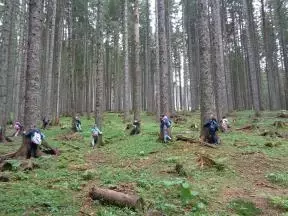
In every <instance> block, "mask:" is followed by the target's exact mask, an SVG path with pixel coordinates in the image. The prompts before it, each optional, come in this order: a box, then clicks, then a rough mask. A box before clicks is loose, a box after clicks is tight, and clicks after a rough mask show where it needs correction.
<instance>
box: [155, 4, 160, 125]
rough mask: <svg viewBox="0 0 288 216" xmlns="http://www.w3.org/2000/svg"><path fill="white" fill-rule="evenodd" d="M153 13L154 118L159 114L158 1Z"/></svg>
mask: <svg viewBox="0 0 288 216" xmlns="http://www.w3.org/2000/svg"><path fill="white" fill-rule="evenodd" d="M155 15H156V18H155V19H156V25H155V26H156V30H155V73H154V81H155V83H154V86H155V111H156V119H157V120H158V118H159V116H160V65H159V63H160V62H159V61H160V58H159V34H158V32H159V31H158V25H159V20H158V3H157V1H155Z"/></svg>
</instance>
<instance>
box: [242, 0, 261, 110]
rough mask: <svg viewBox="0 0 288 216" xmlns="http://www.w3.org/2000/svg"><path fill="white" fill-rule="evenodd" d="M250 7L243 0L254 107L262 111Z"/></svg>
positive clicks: (245, 0)
mask: <svg viewBox="0 0 288 216" xmlns="http://www.w3.org/2000/svg"><path fill="white" fill-rule="evenodd" d="M249 10H251V8H250V7H248V2H247V0H243V12H244V17H245V20H246V34H247V46H248V47H247V48H248V50H247V51H248V60H249V76H250V82H251V84H250V85H251V89H252V102H253V108H254V110H255V112H256V113H257V112H259V111H260V98H259V95H260V94H259V86H258V80H257V68H256V58H255V56H256V55H255V49H254V48H253V44H252V43H253V31H255V29H253V25H252V22H253V20H251V16H249V13H251V11H249Z"/></svg>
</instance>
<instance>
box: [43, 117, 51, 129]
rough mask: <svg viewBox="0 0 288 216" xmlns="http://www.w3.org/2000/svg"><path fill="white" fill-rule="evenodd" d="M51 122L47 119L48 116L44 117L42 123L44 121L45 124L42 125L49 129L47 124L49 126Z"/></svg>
mask: <svg viewBox="0 0 288 216" xmlns="http://www.w3.org/2000/svg"><path fill="white" fill-rule="evenodd" d="M49 122H50V120H49V119H47V118H46V117H44V118H43V119H42V123H43V126H42V127H43V129H44V130H45V129H47V126H48V124H49Z"/></svg>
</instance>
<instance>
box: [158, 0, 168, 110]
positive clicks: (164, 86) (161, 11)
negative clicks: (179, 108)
mask: <svg viewBox="0 0 288 216" xmlns="http://www.w3.org/2000/svg"><path fill="white" fill-rule="evenodd" d="M157 2H158V5H157V6H158V35H159V36H158V40H159V63H160V64H159V66H160V112H161V113H162V114H164V113H167V112H169V96H171V95H169V93H170V90H169V82H170V80H169V75H168V61H167V40H166V29H165V28H166V26H165V2H164V0H157Z"/></svg>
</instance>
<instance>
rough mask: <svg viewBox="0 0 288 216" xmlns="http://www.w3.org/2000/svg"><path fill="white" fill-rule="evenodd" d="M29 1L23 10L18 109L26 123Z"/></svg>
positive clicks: (19, 118)
mask: <svg viewBox="0 0 288 216" xmlns="http://www.w3.org/2000/svg"><path fill="white" fill-rule="evenodd" d="M27 1H28V0H23V1H22V10H23V13H24V18H23V27H22V28H23V35H22V38H21V49H22V57H21V58H22V61H21V68H20V70H21V71H20V80H21V82H20V86H19V107H18V113H19V116H18V121H20V122H21V123H24V107H25V91H26V90H25V88H26V69H27V51H28V48H27V47H28V43H27V41H28V26H29V25H28V11H27V9H26V8H27Z"/></svg>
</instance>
